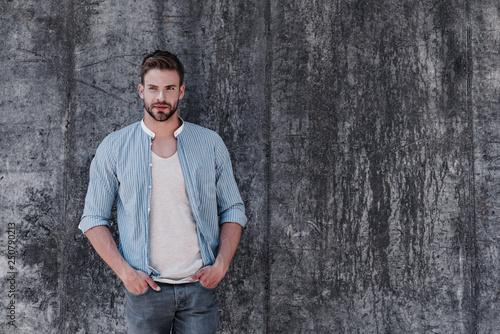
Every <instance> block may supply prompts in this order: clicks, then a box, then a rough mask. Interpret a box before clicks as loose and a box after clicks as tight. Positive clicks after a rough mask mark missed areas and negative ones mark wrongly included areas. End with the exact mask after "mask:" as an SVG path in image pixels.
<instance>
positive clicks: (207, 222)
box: [79, 120, 247, 278]
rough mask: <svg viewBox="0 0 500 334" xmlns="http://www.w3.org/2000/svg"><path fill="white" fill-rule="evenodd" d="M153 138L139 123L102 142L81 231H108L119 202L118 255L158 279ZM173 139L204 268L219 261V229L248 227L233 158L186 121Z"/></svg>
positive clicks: (219, 141) (215, 138)
mask: <svg viewBox="0 0 500 334" xmlns="http://www.w3.org/2000/svg"><path fill="white" fill-rule="evenodd" d="M181 121H182V120H181ZM154 136H155V134H154V132H152V131H151V130H150V129H148V128H147V127H146V125H145V124H144V121H141V122H137V123H134V124H131V125H129V126H127V127H125V128H123V129H121V130H118V131H116V132H113V133H111V134H109V135H108V136H107V137H106V138H104V140H103V141H102V143H101V144H100V145H99V147H98V148H97V151H96V155H95V157H94V159H93V160H92V163H91V165H90V177H89V178H90V181H89V186H88V190H87V196H86V198H85V208H84V211H83V215H82V219H81V221H80V225H79V228H80V229H81V230H82V231H83V232H86V231H87V230H89V229H91V228H92V227H95V226H98V225H106V226H108V225H109V217H110V215H111V207H112V206H113V203H114V201H115V200H116V209H117V223H118V231H119V234H120V239H119V250H120V253H121V254H122V255H123V257H124V258H125V260H126V261H127V262H128V263H129V264H130V265H131V266H132V267H133V268H135V269H138V270H141V271H143V272H145V273H147V274H148V275H150V276H152V277H153V278H157V277H159V272H158V271H157V270H155V268H152V266H151V265H150V261H149V211H150V198H151V187H152V177H151V167H152V164H151V145H152V140H153V138H154ZM174 136H175V137H176V138H177V154H178V156H179V161H180V164H181V169H182V174H183V176H184V181H185V183H186V192H187V195H188V199H189V203H190V205H191V210H192V212H193V216H194V219H195V222H196V230H197V235H198V241H199V245H200V251H201V258H202V260H203V265H205V266H206V265H211V264H213V263H214V262H215V258H216V257H217V251H218V247H219V229H220V225H222V224H223V223H226V222H233V223H238V224H240V225H241V226H242V227H244V226H245V225H246V222H247V218H246V216H245V208H244V205H243V201H242V199H241V196H240V193H239V191H238V187H237V185H236V181H235V180H234V176H233V170H232V166H231V161H230V157H229V152H228V151H227V148H226V146H225V145H224V142H223V141H222V139H221V138H220V136H219V135H218V134H217V133H215V132H214V131H211V130H209V129H206V128H203V127H201V126H198V125H195V124H192V123H188V122H184V121H182V125H181V126H180V127H179V128H178V129H177V130H176V131H175V133H174Z"/></svg>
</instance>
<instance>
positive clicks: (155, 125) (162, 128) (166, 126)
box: [144, 111, 181, 138]
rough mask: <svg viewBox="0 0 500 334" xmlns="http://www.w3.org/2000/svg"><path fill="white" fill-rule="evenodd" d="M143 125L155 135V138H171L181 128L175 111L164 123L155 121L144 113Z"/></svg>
mask: <svg viewBox="0 0 500 334" xmlns="http://www.w3.org/2000/svg"><path fill="white" fill-rule="evenodd" d="M144 124H145V125H146V126H147V127H148V129H150V130H151V131H153V132H154V133H155V138H156V137H173V136H174V132H175V130H177V129H178V128H179V127H180V126H181V120H180V119H179V117H178V116H177V111H176V112H175V114H173V115H172V116H171V117H170V118H169V119H168V120H166V121H165V122H158V121H156V120H155V119H154V118H153V117H151V115H149V114H148V113H147V112H146V111H144Z"/></svg>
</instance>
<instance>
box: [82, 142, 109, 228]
mask: <svg viewBox="0 0 500 334" xmlns="http://www.w3.org/2000/svg"><path fill="white" fill-rule="evenodd" d="M112 147H113V145H112V143H111V140H110V137H109V136H108V137H106V138H105V139H104V140H103V141H102V143H101V144H100V145H99V147H98V148H97V151H96V155H95V157H94V159H93V160H92V163H91V164H90V173H89V186H88V190H87V196H86V197H85V208H84V210H83V215H82V219H81V221H80V225H79V226H78V227H79V228H80V229H81V230H82V231H83V232H84V233H85V232H86V231H87V230H89V229H91V228H92V227H95V226H99V225H106V226H108V225H109V217H110V215H111V208H112V206H113V203H114V201H115V198H116V193H117V191H118V179H117V176H116V157H115V156H114V154H113V151H112Z"/></svg>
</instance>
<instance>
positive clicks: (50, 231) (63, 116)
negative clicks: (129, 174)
mask: <svg viewBox="0 0 500 334" xmlns="http://www.w3.org/2000/svg"><path fill="white" fill-rule="evenodd" d="M0 13H1V14H0V15H1V21H0V22H1V23H0V33H1V35H2V38H1V39H0V58H1V61H0V66H1V73H2V80H1V81H0V92H1V97H0V112H1V117H2V118H1V123H0V124H1V128H0V131H1V136H0V143H1V151H0V154H1V161H0V189H1V191H0V217H1V224H0V235H1V237H0V254H1V256H0V268H1V272H0V276H1V284H0V288H1V290H0V296H1V297H0V305H1V307H2V312H1V318H0V332H1V333H15V332H19V333H31V332H40V333H124V332H125V327H124V321H123V316H122V312H123V288H122V285H121V283H120V281H119V279H118V278H117V277H116V276H115V275H114V274H113V273H112V272H111V271H110V270H109V269H108V268H107V266H106V265H105V264H104V263H103V262H102V261H101V260H100V258H99V256H98V255H97V254H96V253H95V252H94V251H93V250H92V248H91V246H90V244H89V242H88V241H87V240H86V238H85V237H84V236H83V235H82V234H81V232H80V231H79V230H78V229H77V225H78V221H79V217H80V215H81V213H82V209H83V201H84V196H85V192H86V187H87V182H88V168H89V164H90V161H91V159H92V157H93V154H94V153H95V149H96V147H97V145H98V144H99V143H100V141H101V140H102V139H103V138H104V137H105V136H106V135H107V134H108V133H109V132H111V131H113V130H116V129H119V128H121V127H123V126H124V125H127V124H129V123H132V122H135V121H137V120H139V119H140V118H141V116H142V113H143V111H142V108H141V101H140V99H139V98H138V96H137V88H136V87H137V84H138V83H139V74H138V67H139V63H140V60H141V58H142V55H143V54H145V53H147V52H149V51H151V50H153V49H155V48H164V49H169V50H171V51H174V52H176V53H178V55H179V57H180V58H181V59H182V60H183V61H184V63H185V65H186V68H187V76H186V85H187V90H186V97H185V99H184V100H183V101H182V103H181V105H180V111H181V115H182V116H183V117H184V118H185V119H186V120H189V121H193V122H195V123H198V124H201V125H204V126H206V127H209V128H212V129H214V130H216V131H218V132H219V133H220V134H221V136H222V137H223V138H224V140H225V142H226V144H227V146H228V148H229V150H230V153H231V156H232V159H233V165H234V169H235V174H236V177H237V181H238V183H239V185H240V189H241V192H242V196H243V198H244V200H245V203H246V206H247V210H248V216H249V218H250V223H249V228H248V229H247V230H246V231H245V232H244V235H243V237H242V241H241V245H240V247H239V250H238V252H237V255H236V258H235V260H234V263H233V266H232V268H231V270H230V272H229V273H228V276H227V277H226V278H225V280H224V281H223V282H222V284H221V286H220V288H219V296H220V319H221V323H220V332H221V333H464V334H465V333H496V332H500V325H499V324H498V320H497V319H498V318H499V317H500V303H499V297H500V275H499V272H500V245H499V241H500V240H499V239H500V232H499V231H500V221H499V216H500V190H499V189H500V187H499V184H500V168H499V162H500V120H499V117H498V110H499V91H500V66H499V65H498V64H499V61H500V58H499V53H500V52H499V51H500V47H499V44H500V5H499V3H498V2H497V1H496V0H483V1H476V2H472V1H463V0H460V1H459V0H440V1H431V0H420V1H416V0H410V1H399V0H386V1H347V0H336V1H326V0H317V1H314V0H312V1H311V0H296V1H286V2H278V1H263V0H249V1H241V2H239V3H235V2H231V1H228V0H224V1H217V0H214V1H212V0H210V1H199V2H198V1H185V2H183V3H179V2H174V1H160V0H144V1H125V0H124V1H116V0H98V1H89V0H83V1H69V0H65V1H56V0H45V1H35V0H25V1H13V0H4V1H2V2H0ZM14 260H15V262H14ZM13 273H14V274H13ZM9 315H10V316H11V318H9ZM12 317H14V318H15V324H16V326H17V327H16V328H17V329H16V328H14V327H12V326H11V325H10V324H9V321H11V320H12Z"/></svg>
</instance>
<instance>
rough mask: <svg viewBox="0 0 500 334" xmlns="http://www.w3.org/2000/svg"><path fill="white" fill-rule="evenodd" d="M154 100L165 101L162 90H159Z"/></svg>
mask: <svg viewBox="0 0 500 334" xmlns="http://www.w3.org/2000/svg"><path fill="white" fill-rule="evenodd" d="M156 98H157V100H158V102H161V101H165V92H164V91H163V90H160V92H159V93H158V95H157V97H156Z"/></svg>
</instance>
